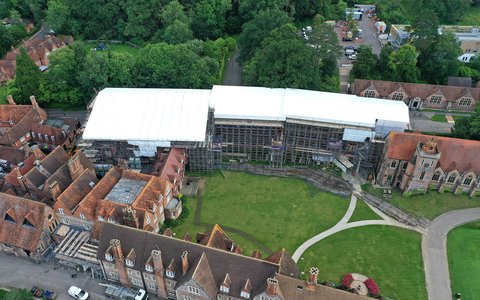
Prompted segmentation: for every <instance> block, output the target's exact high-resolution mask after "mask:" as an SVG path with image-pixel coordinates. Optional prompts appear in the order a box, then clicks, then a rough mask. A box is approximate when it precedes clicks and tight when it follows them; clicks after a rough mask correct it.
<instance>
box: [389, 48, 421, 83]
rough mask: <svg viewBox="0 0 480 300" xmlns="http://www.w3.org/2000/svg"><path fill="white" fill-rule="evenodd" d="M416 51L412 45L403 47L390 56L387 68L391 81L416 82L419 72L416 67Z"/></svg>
mask: <svg viewBox="0 0 480 300" xmlns="http://www.w3.org/2000/svg"><path fill="white" fill-rule="evenodd" d="M417 56H418V53H417V50H416V49H415V47H414V46H412V45H408V44H407V45H404V46H402V47H401V48H400V49H399V50H398V51H396V52H392V53H391V54H390V60H389V62H388V67H389V69H390V70H391V72H392V79H393V80H394V81H401V82H417V80H418V78H419V75H420V71H419V70H418V67H417Z"/></svg>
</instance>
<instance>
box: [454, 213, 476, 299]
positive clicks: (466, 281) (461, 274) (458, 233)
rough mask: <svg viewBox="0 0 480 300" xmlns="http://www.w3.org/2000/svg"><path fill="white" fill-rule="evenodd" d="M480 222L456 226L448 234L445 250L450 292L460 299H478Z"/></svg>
mask: <svg viewBox="0 0 480 300" xmlns="http://www.w3.org/2000/svg"><path fill="white" fill-rule="evenodd" d="M479 244H480V222H477V223H470V224H467V225H463V226H461V227H458V228H456V229H454V230H452V231H451V232H450V234H449V235H448V242H447V249H448V250H447V251H448V264H449V268H450V280H451V286H452V293H456V292H460V293H461V294H462V299H478V295H480V277H479V276H478V274H480V254H479V252H478V245H479Z"/></svg>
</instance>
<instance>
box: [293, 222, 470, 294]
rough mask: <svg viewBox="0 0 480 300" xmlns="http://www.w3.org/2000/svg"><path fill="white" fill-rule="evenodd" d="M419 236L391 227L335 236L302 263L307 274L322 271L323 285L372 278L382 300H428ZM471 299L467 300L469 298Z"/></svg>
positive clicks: (372, 228)
mask: <svg viewBox="0 0 480 300" xmlns="http://www.w3.org/2000/svg"><path fill="white" fill-rule="evenodd" d="M420 245H421V236H420V234H418V233H416V232H413V231H408V230H405V229H400V228H394V227H389V226H378V225H374V226H365V227H360V228H353V229H348V230H345V231H342V232H339V233H336V234H334V235H332V236H330V237H328V238H326V239H324V240H322V241H320V242H318V243H317V244H315V245H314V246H313V247H311V248H310V249H308V250H307V251H306V252H305V253H304V255H303V256H302V258H301V259H300V261H299V266H300V269H301V270H302V271H304V272H307V271H308V269H309V268H310V267H312V266H315V267H318V268H319V270H320V275H319V280H320V281H325V280H328V281H333V282H336V283H339V282H340V280H341V278H342V276H343V275H345V274H347V273H352V272H353V273H361V274H363V275H365V276H367V277H371V278H373V279H374V280H375V281H376V282H377V283H378V285H379V287H380V293H381V294H382V295H383V296H386V297H389V298H393V299H396V300H403V299H405V300H410V299H416V300H424V299H427V291H426V288H425V275H424V272H423V260H422V253H421V249H420V247H421V246H420ZM466 299H468V298H466Z"/></svg>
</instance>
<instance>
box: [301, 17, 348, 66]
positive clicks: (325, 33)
mask: <svg viewBox="0 0 480 300" xmlns="http://www.w3.org/2000/svg"><path fill="white" fill-rule="evenodd" d="M312 25H313V26H312V32H311V33H310V34H309V35H308V36H309V39H308V43H309V44H311V45H312V46H313V48H314V49H315V51H316V52H317V55H318V58H319V60H320V61H322V62H323V61H326V60H327V58H334V59H338V58H340V57H341V55H342V46H340V44H339V42H338V36H337V34H336V33H335V31H334V30H333V27H332V26H331V25H328V24H325V22H324V18H323V17H322V16H320V15H316V16H315V18H314V19H313V23H312Z"/></svg>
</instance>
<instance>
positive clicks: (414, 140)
mask: <svg viewBox="0 0 480 300" xmlns="http://www.w3.org/2000/svg"><path fill="white" fill-rule="evenodd" d="M432 137H433V138H434V139H435V140H436V141H437V143H438V144H437V149H438V151H439V152H440V153H441V155H440V160H439V163H440V166H441V168H442V170H444V171H447V172H448V171H451V170H453V169H456V170H458V171H459V172H460V173H463V172H467V171H473V172H475V174H480V159H479V157H480V141H472V140H463V139H457V138H449V137H441V136H431V135H424V134H418V133H406V132H402V133H400V132H391V133H390V134H389V136H388V142H387V147H388V149H387V153H386V157H387V158H389V159H398V160H407V161H408V160H410V159H412V158H413V155H414V153H415V149H416V147H417V144H418V143H419V142H422V143H425V142H427V141H428V140H429V139H431V138H432Z"/></svg>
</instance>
